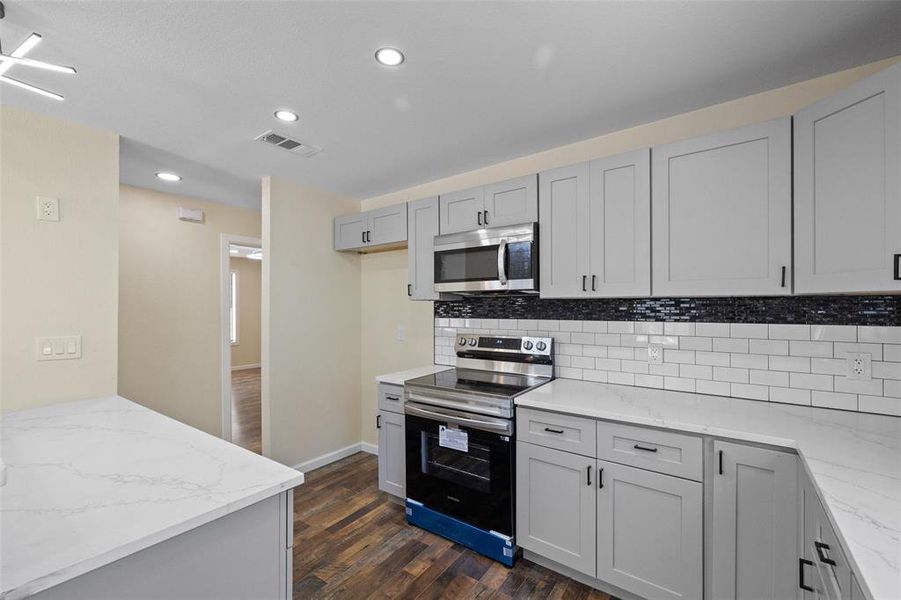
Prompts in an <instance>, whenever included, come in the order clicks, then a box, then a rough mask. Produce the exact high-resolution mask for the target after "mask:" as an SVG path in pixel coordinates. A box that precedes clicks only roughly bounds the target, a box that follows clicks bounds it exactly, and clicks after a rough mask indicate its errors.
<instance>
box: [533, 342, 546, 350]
mask: <svg viewBox="0 0 901 600" xmlns="http://www.w3.org/2000/svg"><path fill="white" fill-rule="evenodd" d="M535 349H536V350H538V351H539V352H544V351H545V350H546V349H547V344H545V343H544V342H538V343H537V344H535Z"/></svg>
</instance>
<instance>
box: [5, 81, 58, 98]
mask: <svg viewBox="0 0 901 600" xmlns="http://www.w3.org/2000/svg"><path fill="white" fill-rule="evenodd" d="M0 82H3V83H8V84H10V85H14V86H16V87H20V88H22V89H23V90H28V91H29V92H34V93H35V94H40V95H41V96H46V97H47V98H53V99H54V100H64V98H63V97H62V96H61V95H59V94H57V93H56V92H51V91H49V90H45V89H43V88H39V87H37V86H36V85H31V84H30V83H25V82H24V81H19V80H18V79H13V78H12V77H7V76H6V75H0Z"/></svg>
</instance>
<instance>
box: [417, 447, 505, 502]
mask: <svg viewBox="0 0 901 600" xmlns="http://www.w3.org/2000/svg"><path fill="white" fill-rule="evenodd" d="M421 437H422V448H423V451H422V458H423V460H422V465H421V466H422V471H423V473H424V474H426V475H433V476H435V477H437V478H439V479H443V480H444V481H449V482H451V483H455V484H457V485H459V486H462V487H465V488H468V489H470V490H473V491H475V492H481V493H483V494H487V493H490V492H491V448H489V447H488V446H486V445H484V444H478V443H476V444H469V451H468V452H461V451H459V450H454V449H452V448H444V447H442V446H441V445H440V444H439V443H438V435H437V434H435V433H432V432H426V431H423V432H421Z"/></svg>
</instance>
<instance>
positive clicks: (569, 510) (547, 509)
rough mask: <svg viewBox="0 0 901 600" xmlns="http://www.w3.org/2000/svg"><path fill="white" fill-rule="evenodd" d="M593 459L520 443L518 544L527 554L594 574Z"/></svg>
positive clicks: (517, 447)
mask: <svg viewBox="0 0 901 600" xmlns="http://www.w3.org/2000/svg"><path fill="white" fill-rule="evenodd" d="M594 469H595V460H594V459H593V458H587V457H584V456H579V455H577V454H570V453H569V452H562V451H560V450H553V449H551V448H543V447H541V446H535V445H534V444H529V443H526V442H518V443H517V444H516V541H517V543H518V544H519V545H520V546H522V547H523V548H525V549H527V550H531V551H532V552H535V553H536V554H540V555H541V556H545V557H547V558H550V559H551V560H553V561H556V562H558V563H560V564H562V565H564V566H567V567H570V568H572V569H575V570H577V571H579V572H581V573H585V574H586V575H590V576H592V577H594V575H595V569H596V564H595V556H596V554H595V552H596V547H595V541H596V536H597V533H596V530H595V524H596V521H595V519H596V512H595V485H596V483H595V481H596V480H595V472H594Z"/></svg>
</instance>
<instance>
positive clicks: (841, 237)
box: [794, 65, 901, 293]
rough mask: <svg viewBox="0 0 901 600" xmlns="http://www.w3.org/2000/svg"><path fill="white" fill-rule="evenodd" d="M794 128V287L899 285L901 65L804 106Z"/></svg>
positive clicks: (888, 288)
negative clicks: (897, 265) (897, 277)
mask: <svg viewBox="0 0 901 600" xmlns="http://www.w3.org/2000/svg"><path fill="white" fill-rule="evenodd" d="M794 127H795V290H796V291H797V292H799V293H824V292H826V293H832V292H897V291H899V290H901V280H899V279H895V278H894V260H897V259H895V255H896V254H899V253H901V65H895V66H894V67H891V68H889V69H886V70H885V71H882V72H881V73H879V74H877V75H874V76H873V77H870V78H868V79H865V80H863V81H861V82H859V83H857V84H855V85H853V86H851V87H849V88H847V89H845V90H843V91H841V92H839V93H838V94H836V95H834V96H832V97H830V98H826V99H825V100H821V101H820V102H818V103H816V104H814V105H813V106H810V107H808V108H805V109H804V110H802V111H800V112H799V113H798V114H797V115H796V116H795V121H794Z"/></svg>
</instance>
